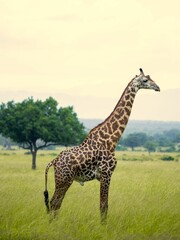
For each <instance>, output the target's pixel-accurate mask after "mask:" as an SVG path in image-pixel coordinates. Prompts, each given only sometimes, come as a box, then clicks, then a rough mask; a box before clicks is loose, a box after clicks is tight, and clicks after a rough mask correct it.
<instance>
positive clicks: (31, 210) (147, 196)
mask: <svg viewBox="0 0 180 240" xmlns="http://www.w3.org/2000/svg"><path fill="white" fill-rule="evenodd" d="M59 151H60V149H57V150H51V151H47V150H44V151H39V152H38V156H37V170H31V155H26V154H24V153H25V151H24V150H11V151H7V150H0V184H1V186H0V196H1V204H0V239H2V240H9V239H13V240H16V239H17V240H21V239H24V240H36V239H37V240H50V239H53V240H56V239H61V240H84V239H87V240H92V239H93V240H94V239H97V240H99V239H102V240H103V239H112V240H115V239H116V240H131V239H134V240H136V239H137V240H141V239H142V240H146V239H152V240H154V239H157V240H161V239H162V240H169V239H172V240H178V239H180V201H179V200H180V165H179V161H180V155H179V154H178V153H170V155H171V156H172V157H173V158H174V160H173V161H162V157H164V156H165V155H166V154H165V153H151V154H150V155H149V154H148V153H147V152H119V151H117V152H116V156H117V159H118V164H117V167H116V169H115V171H114V173H113V176H112V180H111V186H110V192H109V211H108V220H107V224H106V225H101V223H100V213H99V182H98V181H96V180H94V181H90V182H86V183H85V184H84V186H80V184H79V183H77V182H74V183H73V185H72V186H71V188H70V189H69V190H68V192H67V194H66V196H65V198H64V201H63V204H62V207H61V209H60V211H59V214H58V216H57V218H56V219H55V220H54V221H53V222H52V223H49V219H50V217H49V216H48V215H47V214H46V208H45V205H44V197H43V191H44V170H45V167H46V165H47V163H48V162H49V161H50V160H52V159H53V158H54V157H55V156H56V155H57V154H58V153H59ZM48 190H49V194H50V198H51V197H52V194H53V191H54V175H53V168H51V169H50V171H49V175H48Z"/></svg>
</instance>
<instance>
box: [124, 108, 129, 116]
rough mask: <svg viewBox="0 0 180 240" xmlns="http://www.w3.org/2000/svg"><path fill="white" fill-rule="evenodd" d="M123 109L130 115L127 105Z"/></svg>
mask: <svg viewBox="0 0 180 240" xmlns="http://www.w3.org/2000/svg"><path fill="white" fill-rule="evenodd" d="M125 111H126V113H127V115H128V116H129V115H130V110H129V109H128V108H127V107H125Z"/></svg>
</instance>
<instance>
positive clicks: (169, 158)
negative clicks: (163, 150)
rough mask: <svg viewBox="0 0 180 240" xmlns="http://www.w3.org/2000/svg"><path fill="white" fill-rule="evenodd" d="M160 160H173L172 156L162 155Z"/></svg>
mask: <svg viewBox="0 0 180 240" xmlns="http://www.w3.org/2000/svg"><path fill="white" fill-rule="evenodd" d="M161 160H163V161H174V157H172V156H163V157H161Z"/></svg>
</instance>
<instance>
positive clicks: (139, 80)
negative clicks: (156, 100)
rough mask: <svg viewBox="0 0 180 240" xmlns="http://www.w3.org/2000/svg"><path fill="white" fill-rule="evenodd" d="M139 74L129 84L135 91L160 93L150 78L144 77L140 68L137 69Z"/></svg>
mask: <svg viewBox="0 0 180 240" xmlns="http://www.w3.org/2000/svg"><path fill="white" fill-rule="evenodd" d="M139 70H140V74H139V75H138V76H137V75H136V76H135V78H133V79H132V81H131V84H132V86H133V87H134V89H135V90H136V91H138V90H139V89H154V90H155V91H160V88H159V86H158V85H157V84H156V83H155V82H154V81H153V80H152V79H151V78H150V76H149V75H147V76H145V74H144V72H143V70H142V68H140V69H139Z"/></svg>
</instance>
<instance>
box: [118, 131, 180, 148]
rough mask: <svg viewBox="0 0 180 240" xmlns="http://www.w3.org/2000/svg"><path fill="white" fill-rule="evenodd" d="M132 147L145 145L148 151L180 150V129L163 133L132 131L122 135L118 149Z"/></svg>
mask: <svg viewBox="0 0 180 240" xmlns="http://www.w3.org/2000/svg"><path fill="white" fill-rule="evenodd" d="M127 147H130V148H131V149H132V150H134V149H135V148H136V147H144V148H145V149H147V151H148V152H155V151H156V150H158V151H165V152H176V151H178V152H179V151H180V130H179V129H171V130H168V131H164V132H163V133H156V134H154V135H149V134H146V133H144V132H137V133H130V134H127V135H126V136H125V137H122V138H121V139H120V141H119V144H118V147H117V149H119V150H126V149H127Z"/></svg>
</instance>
